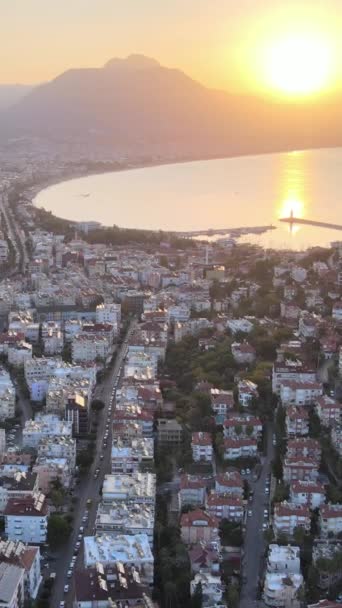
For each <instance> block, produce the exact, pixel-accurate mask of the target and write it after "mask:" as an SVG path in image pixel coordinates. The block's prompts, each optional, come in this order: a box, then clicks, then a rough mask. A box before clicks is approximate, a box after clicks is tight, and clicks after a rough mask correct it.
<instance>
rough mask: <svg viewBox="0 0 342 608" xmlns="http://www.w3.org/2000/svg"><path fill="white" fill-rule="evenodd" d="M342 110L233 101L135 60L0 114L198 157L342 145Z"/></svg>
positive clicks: (76, 73)
mask: <svg viewBox="0 0 342 608" xmlns="http://www.w3.org/2000/svg"><path fill="white" fill-rule="evenodd" d="M341 108H342V105H341V99H334V98H330V97H329V98H323V99H320V100H319V102H318V101H316V102H311V103H309V102H301V103H289V102H287V103H285V102H284V103H276V102H274V101H270V100H266V99H261V98H258V97H252V96H244V95H240V96H239V95H232V94H229V93H227V92H223V91H217V90H213V89H209V88H207V87H205V86H203V85H202V84H200V83H198V82H196V81H194V80H192V79H191V78H189V77H188V76H187V75H186V74H184V73H183V72H181V71H180V70H177V69H170V68H165V67H162V66H161V65H160V64H159V63H158V62H157V61H155V60H154V59H151V58H148V57H144V56H141V55H131V56H129V57H127V58H126V59H111V60H110V61H108V62H107V63H106V64H105V66H103V67H102V68H92V69H72V70H68V71H67V72H65V73H63V74H61V75H60V76H58V77H57V78H55V79H54V80H52V81H51V82H47V83H45V84H42V85H40V86H38V87H36V88H34V89H33V90H32V91H31V92H29V93H28V95H26V96H25V97H24V98H23V99H21V100H19V101H18V102H17V103H16V104H15V105H14V106H12V107H11V108H9V109H7V110H6V111H4V112H2V113H1V114H0V128H1V127H2V131H5V132H13V130H15V131H16V132H18V131H20V132H25V133H26V134H27V133H34V134H45V135H46V134H48V135H50V136H58V137H62V136H67V137H82V138H84V139H86V140H88V141H89V142H91V141H95V140H103V141H106V142H110V143H112V144H113V146H116V147H117V148H118V150H120V151H122V152H123V153H128V152H129V151H132V150H134V151H136V150H140V149H141V150H144V151H145V152H146V153H148V152H155V151H158V152H159V153H160V154H162V153H169V152H174V151H176V152H177V153H180V154H182V153H183V154H184V155H192V156H193V157H194V158H195V157H209V156H215V155H229V154H232V155H236V154H243V153H253V152H255V153H258V152H264V151H277V150H286V149H291V148H292V149H293V148H307V147H320V146H332V145H339V144H342V121H341V117H342V110H341Z"/></svg>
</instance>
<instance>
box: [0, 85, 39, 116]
mask: <svg viewBox="0 0 342 608" xmlns="http://www.w3.org/2000/svg"><path fill="white" fill-rule="evenodd" d="M31 90H32V87H31V86H29V85H24V84H0V110H3V109H6V108H9V107H10V106H12V105H13V104H15V103H16V102H17V101H19V100H20V99H22V98H23V97H25V95H27V94H28V93H29V92H30V91H31Z"/></svg>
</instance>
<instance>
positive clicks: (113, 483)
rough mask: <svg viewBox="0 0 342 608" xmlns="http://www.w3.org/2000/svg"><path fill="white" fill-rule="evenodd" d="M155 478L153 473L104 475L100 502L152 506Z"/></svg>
mask: <svg viewBox="0 0 342 608" xmlns="http://www.w3.org/2000/svg"><path fill="white" fill-rule="evenodd" d="M155 497H156V476H155V475H154V474H153V473H140V472H135V473H133V474H132V475H121V474H120V475H105V477H104V480H103V486H102V501H103V502H106V503H112V502H113V501H115V502H124V503H126V504H128V503H129V502H133V503H136V504H141V503H143V504H147V505H154V503H155Z"/></svg>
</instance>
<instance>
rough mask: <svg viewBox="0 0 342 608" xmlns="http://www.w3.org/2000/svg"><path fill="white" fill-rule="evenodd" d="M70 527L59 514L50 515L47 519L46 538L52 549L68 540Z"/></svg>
mask: <svg viewBox="0 0 342 608" xmlns="http://www.w3.org/2000/svg"><path fill="white" fill-rule="evenodd" d="M70 532H71V527H70V525H69V524H68V522H67V521H66V520H65V519H64V517H61V516H60V515H55V514H54V515H50V517H49V520H48V530H47V540H48V543H49V545H50V547H51V548H52V549H55V548H57V547H60V546H61V545H63V544H65V543H66V541H67V540H68V538H69V536H70Z"/></svg>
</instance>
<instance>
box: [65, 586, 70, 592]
mask: <svg viewBox="0 0 342 608" xmlns="http://www.w3.org/2000/svg"><path fill="white" fill-rule="evenodd" d="M68 591H69V585H64V593H68Z"/></svg>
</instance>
